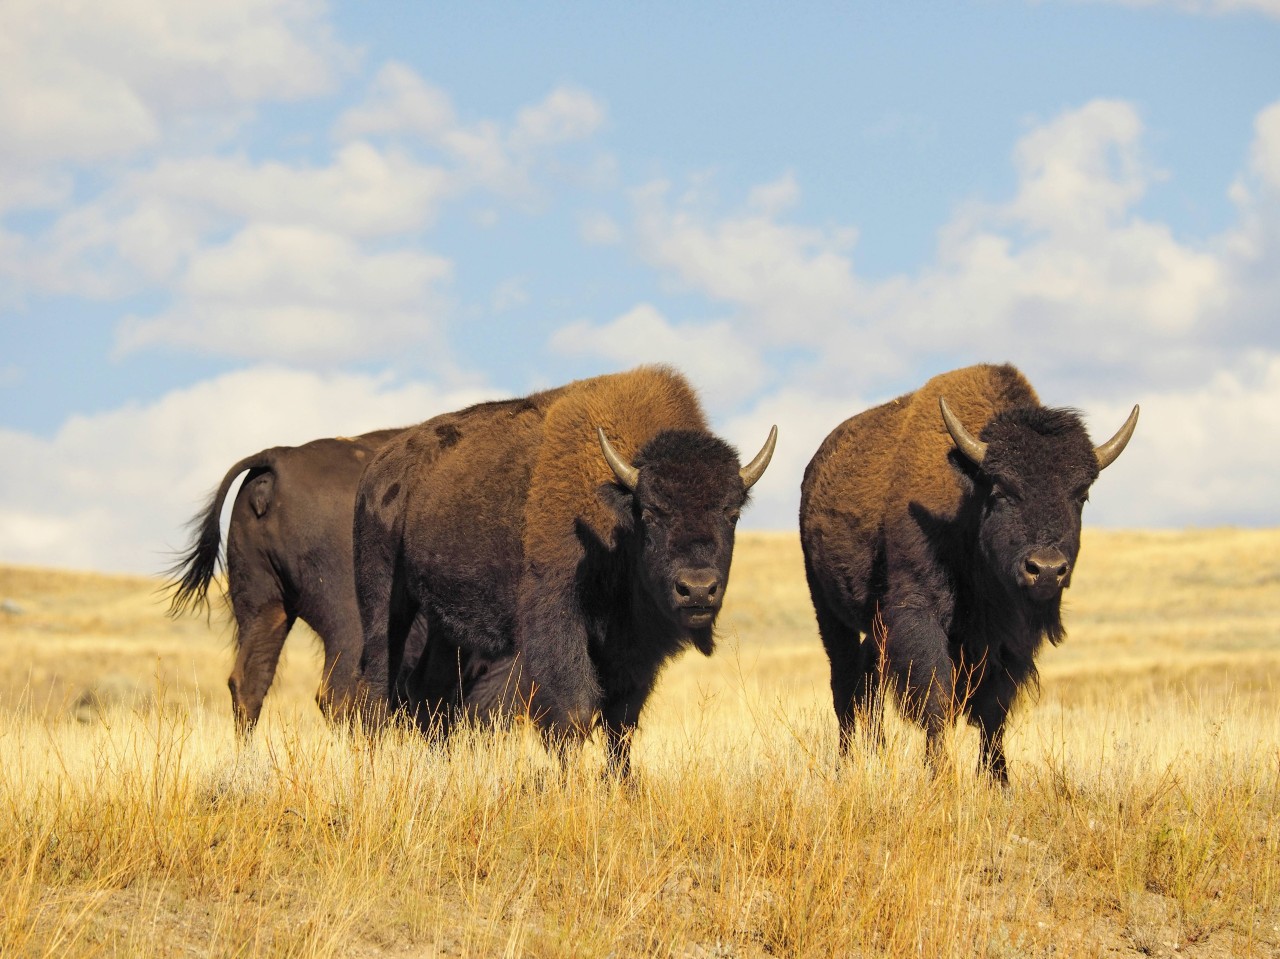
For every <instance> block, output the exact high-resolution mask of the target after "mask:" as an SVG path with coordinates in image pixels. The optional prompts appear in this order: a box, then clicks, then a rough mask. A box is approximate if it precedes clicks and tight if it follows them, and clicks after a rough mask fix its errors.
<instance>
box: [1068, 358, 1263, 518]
mask: <svg viewBox="0 0 1280 959" xmlns="http://www.w3.org/2000/svg"><path fill="white" fill-rule="evenodd" d="M1134 399H1135V400H1139V399H1140V401H1141V405H1142V414H1141V417H1140V419H1139V422H1138V428H1137V430H1136V431H1135V432H1134V436H1133V439H1132V440H1131V441H1130V443H1129V445H1128V447H1126V448H1125V451H1124V454H1123V455H1122V456H1121V457H1120V458H1119V459H1118V460H1116V462H1115V463H1114V464H1113V465H1112V466H1110V467H1108V469H1107V470H1106V472H1105V473H1103V474H1102V476H1101V477H1100V478H1099V480H1098V483H1097V485H1096V487H1095V492H1094V493H1093V495H1092V496H1091V497H1090V500H1091V502H1090V504H1089V506H1088V507H1087V508H1086V519H1087V520H1088V521H1089V522H1091V523H1098V524H1100V525H1106V526H1114V527H1121V526H1123V527H1130V528H1143V527H1159V526H1163V527H1180V526H1189V525H1202V526H1204V525H1215V524H1254V523H1274V522H1275V521H1276V477H1277V476H1280V445H1277V443H1276V442H1275V438H1276V437H1280V354H1276V353H1270V354H1267V353H1251V354H1248V355H1245V356H1243V357H1241V358H1240V359H1239V361H1238V362H1236V363H1234V364H1233V365H1232V367H1231V368H1229V369H1222V370H1218V371H1215V372H1214V373H1212V375H1211V376H1210V377H1209V378H1208V380H1207V381H1206V382H1204V383H1202V384H1200V385H1197V386H1193V387H1191V388H1189V389H1185V390H1182V389H1160V390H1152V391H1149V392H1144V393H1143V394H1141V395H1140V396H1135V397H1134ZM1087 405H1088V409H1089V410H1090V415H1089V423H1090V434H1091V435H1092V436H1093V438H1094V441H1095V442H1100V441H1102V440H1104V439H1106V438H1107V437H1108V436H1110V435H1111V434H1112V433H1113V432H1114V431H1115V430H1116V429H1117V428H1118V427H1119V425H1120V424H1121V423H1122V422H1123V421H1124V417H1125V416H1127V415H1128V412H1129V410H1128V408H1127V407H1125V406H1124V405H1123V404H1120V403H1116V402H1114V401H1104V400H1100V401H1098V402H1096V403H1093V402H1090V403H1088V404H1087Z"/></svg>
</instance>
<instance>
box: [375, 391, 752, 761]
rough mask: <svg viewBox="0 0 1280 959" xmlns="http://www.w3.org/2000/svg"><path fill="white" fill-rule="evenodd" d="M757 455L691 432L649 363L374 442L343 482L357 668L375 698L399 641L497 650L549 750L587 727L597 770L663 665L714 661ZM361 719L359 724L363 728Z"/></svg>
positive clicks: (693, 407)
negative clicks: (418, 633) (418, 624)
mask: <svg viewBox="0 0 1280 959" xmlns="http://www.w3.org/2000/svg"><path fill="white" fill-rule="evenodd" d="M772 441H773V434H771V436H770V441H769V442H768V443H766V448H765V449H764V450H762V451H761V455H760V456H758V457H757V458H756V460H755V461H753V462H752V463H751V464H748V466H747V467H740V466H739V462H738V457H737V454H736V453H735V452H734V451H733V450H732V448H730V447H729V446H728V445H727V444H725V443H724V442H723V441H721V440H720V439H718V438H717V437H715V436H713V435H712V434H711V433H709V432H708V430H707V426H706V421H705V418H704V416H703V414H702V410H701V408H700V407H699V405H698V401H697V398H696V396H695V395H694V393H693V391H692V389H691V388H690V387H689V385H688V384H687V383H686V382H685V381H684V379H683V378H682V377H680V376H679V375H678V374H676V373H674V372H673V371H671V370H668V369H665V368H661V367H642V368H640V369H637V370H633V371H631V372H629V373H620V374H616V375H613V376H603V377H598V378H595V379H591V380H582V381H579V382H575V383H571V384H569V385H568V386H565V387H562V388H560V389H556V390H551V391H548V392H545V393H537V394H534V395H532V396H529V397H526V398H523V399H519V400H511V401H507V402H501V403H487V404H483V405H481V406H477V407H472V408H470V409H467V410H462V411H461V412H458V413H451V414H446V415H445V416H443V417H437V418H435V419H433V420H428V421H427V422H426V423H423V424H422V425H421V426H418V427H416V428H414V429H412V430H410V431H409V432H407V433H406V434H404V435H403V436H402V437H400V438H398V439H396V440H395V441H393V442H391V443H388V444H387V446H386V447H384V448H383V449H382V450H381V451H380V452H379V453H378V455H377V456H376V457H375V458H374V460H373V462H372V463H371V464H370V466H369V469H368V470H367V471H366V472H365V475H364V478H363V479H362V481H361V484H360V489H359V493H358V495H357V501H356V513H355V560H356V592H357V597H358V600H359V605H360V613H361V619H362V624H363V627H364V664H363V665H364V674H365V680H366V682H367V683H368V686H369V693H370V696H371V698H372V700H373V703H374V705H375V707H377V706H378V705H379V704H381V705H382V706H384V707H385V705H387V704H389V703H390V701H391V693H392V690H391V685H390V684H391V682H392V680H393V679H394V677H395V676H396V675H397V673H398V672H400V670H401V669H402V660H403V656H404V648H405V639H406V635H407V630H408V628H409V626H410V624H412V623H413V622H414V621H415V620H417V621H422V622H425V623H426V627H427V642H428V643H429V644H434V643H435V642H436V641H437V640H442V641H444V642H447V643H449V644H451V645H456V646H458V647H460V648H461V649H463V650H467V651H471V652H477V653H481V654H483V655H491V656H492V655H503V654H508V653H510V652H511V651H512V650H516V651H518V653H519V656H520V658H521V660H522V664H523V673H524V678H525V679H526V680H527V681H528V686H526V687H524V688H522V690H521V692H522V695H524V696H526V697H527V696H528V695H529V690H530V689H532V690H533V694H532V696H533V705H534V711H535V719H537V720H538V722H539V723H540V725H541V726H542V728H543V729H544V731H546V733H547V735H548V736H549V737H550V739H551V740H552V741H553V742H555V743H558V744H561V745H563V744H565V743H566V742H569V741H576V740H580V739H581V738H583V737H584V736H586V735H587V734H588V733H589V731H590V730H591V728H592V727H593V726H594V725H595V723H596V722H597V720H598V721H599V722H600V723H601V724H602V725H603V727H604V730H605V736H606V747H607V758H608V765H609V768H610V769H611V770H612V771H614V772H617V773H620V774H623V775H625V774H626V773H627V772H628V771H629V763H630V738H631V734H632V732H633V731H634V729H635V727H636V724H637V722H638V720H639V716H640V713H641V710H642V709H643V707H644V704H645V701H646V700H647V698H648V696H649V694H650V692H651V691H652V689H653V685H654V682H655V681H656V679H657V676H658V673H659V671H660V670H661V668H662V666H663V665H664V664H665V662H666V661H667V660H668V659H669V658H670V657H671V656H673V655H675V654H676V653H678V652H679V651H681V650H682V649H684V648H686V647H687V646H690V645H692V646H695V647H697V648H698V649H699V650H701V651H702V652H703V653H705V654H708V655H709V654H710V653H711V651H712V649H713V645H714V642H713V637H712V630H713V626H714V622H715V617H716V614H717V612H718V611H719V608H720V604H721V602H722V600H723V597H724V589H725V586H726V584H727V582H728V577H729V566H730V561H731V558H732V553H733V539H734V526H735V524H736V522H737V517H738V513H739V512H740V510H741V509H742V507H743V506H744V505H745V502H746V499H747V490H748V488H749V487H750V486H751V484H752V483H754V482H755V481H756V480H757V479H758V478H759V476H760V475H761V474H762V473H763V472H764V468H765V466H766V465H767V463H768V458H769V454H771V452H772ZM378 712H379V711H378V709H377V708H375V709H374V714H373V717H372V718H373V719H374V721H375V722H376V721H377V720H378V718H379V717H378Z"/></svg>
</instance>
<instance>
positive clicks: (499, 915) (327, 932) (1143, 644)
mask: <svg viewBox="0 0 1280 959" xmlns="http://www.w3.org/2000/svg"><path fill="white" fill-rule="evenodd" d="M160 586H161V584H160V582H159V581H158V580H152V579H146V578H138V577H120V576H103V575H95V574H91V573H70V572H59V571H51V570H39V569H26V568H16V567H0V600H8V603H6V604H5V605H4V607H3V608H0V643H2V645H3V650H4V656H3V658H2V659H0V758H2V762H0V956H3V957H27V956H33V957H34V956H175V957H176V956H237V957H256V956H280V957H284V956H290V957H293V956H296V957H312V956H315V957H322V956H354V957H384V956H385V957H409V956H428V957H432V956H532V957H558V956H584V957H596V956H599V957H604V956H618V957H623V956H672V957H688V959H710V957H730V956H741V957H763V956H804V957H808V956H850V957H872V956H891V957H899V956H901V957H906V956H925V957H933V956H955V957H968V956H980V957H981V956H990V957H1014V956H1054V957H1073V956H1174V955H1178V956H1193V957H1227V956H1260V957H1272V956H1278V955H1280V531H1277V530H1264V531H1238V530H1206V531H1194V532H1180V533H1173V532H1169V533H1165V532H1148V533H1124V532H1102V531H1095V530H1087V531H1086V536H1085V543H1084V549H1083V552H1082V555H1081V560H1080V565H1079V569H1078V572H1077V574H1076V577H1075V584H1074V586H1073V588H1072V589H1071V591H1070V592H1069V593H1068V612H1067V623H1068V628H1069V636H1068V639H1067V641H1066V643H1065V644H1064V645H1063V646H1062V647H1060V648H1057V649H1047V650H1046V651H1045V653H1044V654H1043V655H1042V657H1041V660H1040V663H1041V674H1042V689H1041V692H1040V695H1039V697H1038V699H1036V700H1035V701H1034V702H1028V703H1027V704H1026V705H1025V707H1024V708H1023V709H1022V710H1021V711H1020V712H1019V713H1018V715H1017V717H1016V718H1015V720H1014V722H1013V723H1012V726H1011V728H1010V732H1009V742H1008V751H1009V760H1010V772H1011V778H1012V785H1011V787H1010V788H1009V789H1008V790H1007V791H1000V790H998V789H994V788H991V787H989V786H987V785H985V784H984V783H983V782H981V781H980V780H979V779H978V778H977V777H976V776H975V774H974V767H975V765H976V755H977V748H976V734H974V733H973V731H972V730H968V729H961V730H959V731H958V732H957V734H956V735H955V737H954V741H953V743H952V751H953V753H954V755H955V756H956V770H955V772H954V774H953V775H943V776H941V777H939V778H937V779H936V780H933V779H930V778H929V777H928V776H927V775H926V773H925V771H924V769H923V763H922V755H923V742H922V736H921V735H920V734H919V733H917V732H916V731H915V730H914V729H912V728H911V727H908V726H906V725H904V724H902V723H901V722H898V721H894V722H891V723H890V729H889V742H888V746H887V748H886V749H885V750H884V751H883V752H882V753H880V754H871V753H867V752H865V751H864V752H861V753H859V754H857V755H856V756H855V758H854V759H853V760H852V761H850V762H849V763H847V764H845V765H844V766H840V765H838V764H837V763H836V761H835V752H836V728H835V719H834V715H833V714H832V711H831V707H830V704H829V701H828V693H827V666H826V659H825V656H824V655H823V652H822V649H821V645H820V643H819V641H818V638H817V632H816V628H815V626H814V623H813V616H812V612H811V609H810V607H809V600H808V595H807V591H806V589H805V585H804V576H803V571H802V566H801V560H800V549H799V543H798V538H797V537H796V536H795V535H794V534H759V533H757V534H750V533H748V534H743V535H742V536H740V537H739V546H738V552H737V555H736V558H735V563H734V572H733V578H732V582H731V585H730V589H729V597H728V604H727V607H726V610H725V612H724V614H723V616H722V619H721V628H720V640H719V643H720V645H719V649H718V651H717V653H716V655H715V656H714V657H713V658H711V659H704V658H702V657H701V656H699V655H698V654H697V653H692V652H691V653H688V654H686V655H685V656H684V657H683V658H681V659H679V660H677V661H676V662H675V663H673V664H672V665H671V666H670V668H669V669H668V671H667V673H666V674H665V675H664V677H663V680H662V683H661V685H660V687H659V690H658V692H657V693H656V694H655V696H654V698H653V700H651V702H650V704H649V706H648V707H647V709H646V712H645V716H644V722H643V724H642V727H641V731H640V733H639V735H638V737H637V741H636V745H635V752H634V756H635V761H636V766H637V771H638V775H637V777H636V780H635V782H634V784H632V785H631V786H626V787H624V786H618V785H616V784H612V783H609V782H607V781H602V780H601V779H600V777H599V769H600V763H601V754H600V747H599V744H592V746H591V747H589V748H588V749H587V750H586V752H585V754H584V756H583V758H582V761H581V763H580V764H579V767H578V768H575V769H573V770H571V771H570V772H569V773H568V774H567V775H561V774H560V773H559V771H558V770H557V769H556V768H555V767H554V766H553V765H552V764H551V762H550V761H549V760H548V758H547V757H546V755H545V754H544V753H543V752H542V750H541V747H540V746H539V745H538V742H537V740H536V738H535V737H534V736H532V735H531V734H529V732H528V731H527V730H523V729H519V728H517V729H516V730H514V731H511V732H507V733H502V734H493V733H468V734H465V735H462V736H460V737H458V738H457V739H456V740H455V741H454V742H453V743H452V744H451V745H450V747H449V748H447V749H445V748H441V747H437V746H432V745H429V744H427V743H424V742H422V741H421V740H420V739H419V738H417V737H415V736H412V735H404V734H395V735H392V736H391V737H390V738H389V739H388V740H386V741H384V742H383V743H381V744H380V746H379V747H378V748H376V749H371V748H370V747H369V746H368V744H367V743H366V741H365V740H364V739H363V738H362V737H359V736H352V735H349V734H347V733H345V732H342V733H339V732H333V731H331V730H329V729H328V728H327V727H326V726H325V725H324V724H323V722H322V721H321V720H320V717H319V713H318V711H317V710H316V709H315V706H314V704H313V702H312V695H313V693H314V689H315V685H316V682H317V679H318V673H319V668H320V665H319V658H318V656H317V655H316V652H317V650H316V645H317V644H316V643H315V642H314V639H313V638H311V637H309V636H307V635H306V631H305V630H304V629H299V630H297V631H296V632H295V635H294V636H292V637H291V638H290V641H289V644H288V645H287V647H286V652H285V662H284V663H283V665H282V668H281V672H280V674H279V676H278V678H277V683H276V686H275V688H274V689H273V691H272V694H271V696H270V697H269V698H268V703H267V709H266V711H265V713H264V719H263V724H262V726H261V727H260V729H259V731H258V736H257V740H256V745H255V747H254V748H252V749H249V750H243V751H240V750H237V748H236V745H235V742H234V738H233V735H232V723H231V715H230V705H229V697H228V695H227V692H226V686H225V679H226V675H227V672H228V670H229V668H230V664H231V651H230V648H229V635H230V633H229V630H228V628H227V625H226V622H225V620H224V619H223V618H221V616H220V615H215V616H214V618H213V621H212V623H206V622H205V621H204V620H202V619H195V618H188V619H184V620H179V621H176V622H173V621H170V620H168V619H166V618H165V616H164V605H163V600H162V597H161V596H159V595H158V593H157V590H158V589H159V588H160ZM90 692H92V693H93V694H94V696H97V697H98V700H97V701H94V699H93V696H87V695H86V693H90ZM113 700H115V702H114V704H113Z"/></svg>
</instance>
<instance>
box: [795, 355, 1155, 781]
mask: <svg viewBox="0 0 1280 959" xmlns="http://www.w3.org/2000/svg"><path fill="white" fill-rule="evenodd" d="M1137 420H1138V407H1136V406H1135V407H1134V408H1133V412H1132V413H1130V415H1129V418H1128V420H1127V421H1126V422H1125V424H1124V425H1123V426H1122V427H1121V428H1120V430H1119V432H1117V433H1116V434H1115V436H1113V437H1112V438H1111V439H1109V440H1108V441H1107V442H1106V443H1103V444H1102V445H1101V446H1098V447H1094V445H1093V444H1092V442H1091V441H1090V440H1089V437H1088V435H1087V434H1086V432H1085V428H1084V425H1083V423H1082V422H1081V420H1080V417H1079V415H1078V414H1077V413H1076V412H1074V411H1072V410H1066V409H1049V408H1046V407H1044V406H1041V405H1040V401H1039V400H1038V399H1037V397H1036V393H1035V391H1034V390H1033V389H1032V387H1031V385H1030V384H1029V383H1028V382H1027V380H1026V379H1025V378H1024V377H1023V375H1022V374H1021V373H1020V372H1019V371H1018V370H1016V369H1015V368H1014V367H1012V366H1009V365H1003V366H993V365H981V366H973V367H968V368H966V369H961V370H956V371H953V372H950V373H944V374H941V375H939V376H936V377H934V378H933V379H931V380H929V382H927V383H926V384H925V385H924V386H923V387H921V388H920V389H919V390H917V391H915V392H914V393H908V394H906V395H905V396H901V397H899V398H898V399H895V400H892V401H891V402H888V403H885V404H883V405H882V406H878V407H875V408H874V409H871V410H867V411H866V412H864V413H860V414H858V415H857V416H853V417H851V418H850V419H847V420H845V421H844V422H843V423H841V424H840V425H839V426H838V427H836V428H835V430H833V431H832V432H831V434H830V435H829V436H828V437H827V438H826V440H825V441H824V442H823V443H822V445H821V447H819V449H818V451H817V453H816V454H815V455H814V457H813V459H812V460H811V461H810V463H809V465H808V468H807V469H806V470H805V474H804V481H803V484H802V486H801V500H800V537H801V545H802V547H803V550H804V561H805V573H806V576H807V578H808V582H809V591H810V594H811V597H812V599H813V606H814V611H815V613H816V614H817V620H818V630H819V632H820V634H821V637H822V643H823V646H824V647H825V648H826V652H827V657H828V659H829V660H830V663H831V692H832V697H833V699H834V704H835V711H836V717H837V719H838V721H839V726H840V750H841V754H842V755H843V754H845V753H847V751H848V749H849V744H850V738H851V735H852V733H853V731H854V727H855V719H856V717H857V716H858V714H859V713H861V714H863V715H864V716H866V717H867V718H868V719H869V721H870V723H871V725H872V728H873V731H874V732H875V735H876V736H877V738H878V737H879V724H878V717H879V715H880V709H881V708H882V704H881V702H880V693H881V682H882V680H883V681H884V682H886V684H887V685H889V687H890V688H891V689H892V690H893V691H894V692H895V693H896V695H897V697H898V699H899V701H900V703H901V704H902V705H903V706H904V707H905V710H906V712H907V713H908V714H909V715H910V716H912V718H914V719H916V720H917V721H918V722H919V723H920V724H921V725H922V726H923V727H924V729H925V731H926V741H927V749H926V756H927V758H928V761H929V765H930V767H931V768H933V769H935V770H936V769H937V768H938V767H939V765H940V764H941V762H942V758H943V757H942V756H941V754H940V747H941V735H942V733H943V732H944V730H945V729H946V728H947V727H948V726H949V725H950V724H951V723H952V722H953V721H954V719H955V717H956V715H957V714H958V713H959V712H961V711H962V712H963V713H964V715H965V716H966V717H967V719H968V720H969V722H970V723H972V724H973V725H975V726H976V727H977V728H978V731H979V735H980V738H981V758H980V769H982V770H984V771H985V772H986V773H987V774H989V775H990V776H992V777H993V778H994V779H995V780H996V781H997V782H999V783H1002V784H1004V783H1007V782H1008V771H1007V766H1006V762H1005V754H1004V724H1005V719H1006V716H1007V715H1008V712H1009V709H1010V707H1012V706H1013V704H1014V701H1015V699H1016V698H1017V695H1018V693H1019V690H1021V689H1022V688H1023V687H1024V686H1026V685H1027V684H1028V683H1035V682H1036V681H1037V673H1036V666H1035V658H1036V654H1037V652H1038V651H1039V649H1040V648H1041V646H1042V645H1043V643H1044V641H1045V640H1046V639H1047V640H1048V641H1049V642H1051V643H1053V644H1055V645H1056V644H1058V643H1059V642H1061V641H1062V639H1063V637H1064V635H1065V631H1064V629H1063V625H1062V617H1061V600H1062V590H1063V589H1064V588H1066V587H1067V586H1069V585H1070V582H1071V573H1072V569H1073V567H1074V565H1075V561H1076V556H1077V554H1078V552H1079V549H1080V519H1081V511H1082V510H1083V508H1084V503H1085V500H1086V499H1087V498H1088V494H1089V488H1090V487H1091V486H1092V485H1093V482H1094V480H1095V479H1097V477H1098V473H1099V472H1100V471H1101V470H1103V469H1105V468H1106V467H1107V466H1108V465H1109V464H1110V463H1112V462H1113V461H1114V460H1115V458H1116V457H1117V456H1119V455H1120V453H1121V451H1122V450H1123V449H1124V447H1125V444H1127V443H1128V442H1129V438H1130V437H1131V436H1132V434H1133V430H1134V427H1135V426H1136V424H1137Z"/></svg>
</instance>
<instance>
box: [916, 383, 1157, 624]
mask: <svg viewBox="0 0 1280 959" xmlns="http://www.w3.org/2000/svg"><path fill="white" fill-rule="evenodd" d="M939 405H940V406H941V409H942V419H943V422H944V423H945V424H946V427H947V431H948V432H949V433H950V434H951V438H952V439H953V440H955V444H956V447H957V449H958V450H959V451H960V453H961V454H962V455H963V457H964V459H966V460H967V461H968V462H969V464H971V466H972V467H973V469H974V470H975V473H974V477H973V478H974V491H975V498H976V502H975V504H974V505H975V508H976V511H977V514H978V517H979V519H978V526H979V528H978V548H979V550H980V551H981V553H982V555H983V558H984V560H985V561H986V565H987V567H988V569H990V570H991V571H992V572H993V573H994V574H995V575H996V577H997V579H999V580H1000V581H1001V582H1002V583H1004V585H1005V586H1006V587H1007V588H1009V589H1011V590H1012V591H1015V592H1020V593H1022V594H1023V595H1025V596H1027V597H1029V598H1030V599H1032V600H1033V601H1035V602H1037V603H1043V602H1047V601H1050V600H1053V599H1056V598H1057V597H1058V596H1059V595H1060V594H1061V592H1062V590H1063V588H1065V587H1066V586H1069V585H1070V583H1071V571H1072V568H1073V566H1074V565H1075V561H1076V556H1077V555H1078V554H1079V552H1080V520H1081V513H1082V511H1083V509H1084V504H1085V501H1086V500H1087V499H1088V498H1089V487H1090V486H1092V485H1093V481H1094V480H1095V479H1097V478H1098V473H1099V472H1101V471H1102V470H1103V469H1105V468H1106V467H1107V466H1109V465H1110V464H1111V463H1112V462H1113V461H1114V460H1115V459H1116V457H1118V456H1119V455H1120V453H1121V452H1122V451H1123V450H1124V448H1125V444H1127V443H1128V442H1129V438H1130V437H1131V436H1132V435H1133V430H1134V427H1135V426H1136V425H1137V422H1138V407H1136V406H1135V407H1134V408H1133V412H1132V413H1130V414H1129V418H1128V420H1126V421H1125V424H1124V425H1123V426H1122V427H1120V430H1119V431H1118V432H1117V433H1116V434H1115V436H1113V437H1112V438H1111V439H1109V440H1108V441H1107V442H1105V443H1103V444H1102V445H1101V446H1098V447H1094V446H1093V444H1092V442H1091V441H1090V440H1089V436H1088V434H1087V433H1086V432H1085V429H1084V424H1083V423H1082V422H1081V421H1080V417H1079V416H1078V415H1077V414H1076V413H1075V412H1073V411H1071V410H1060V409H1046V408H1045V407H1019V408H1016V409H1011V410H1005V411H1003V412H1001V413H998V414H996V416H994V417H993V418H992V419H991V421H990V422H989V423H988V424H987V426H986V428H985V429H983V431H982V437H981V439H978V438H975V437H974V436H973V435H972V434H971V433H969V431H968V430H966V429H965V428H964V426H963V425H962V424H961V423H960V421H959V420H958V419H956V417H955V416H954V414H952V412H951V410H950V409H949V408H948V407H947V402H946V400H945V399H941V398H940V399H939Z"/></svg>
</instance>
